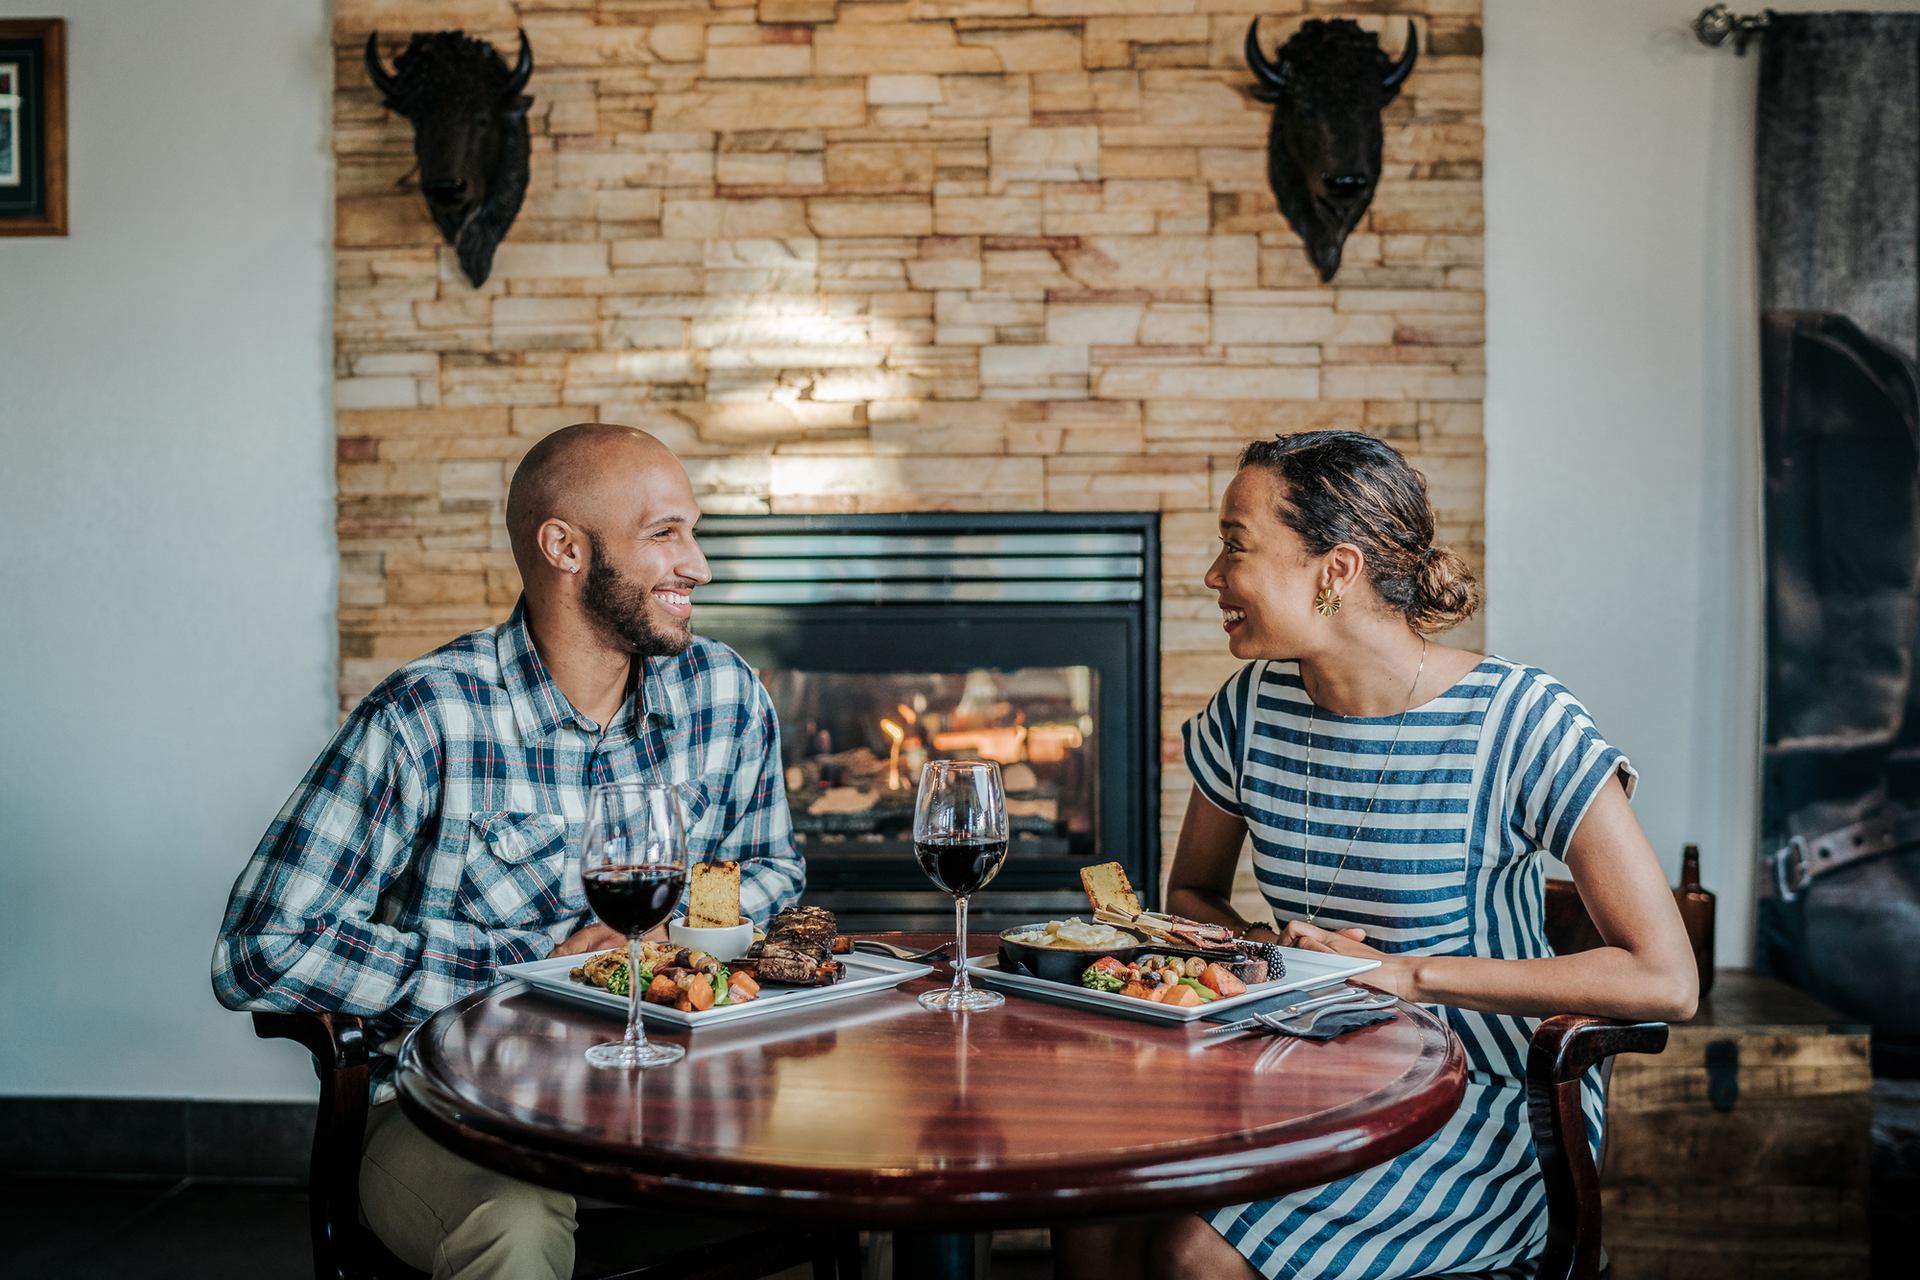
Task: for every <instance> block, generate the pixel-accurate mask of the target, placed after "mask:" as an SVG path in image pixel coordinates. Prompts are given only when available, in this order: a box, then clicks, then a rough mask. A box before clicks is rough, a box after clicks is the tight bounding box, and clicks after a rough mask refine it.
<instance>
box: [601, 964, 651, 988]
mask: <svg viewBox="0 0 1920 1280" xmlns="http://www.w3.org/2000/svg"><path fill="white" fill-rule="evenodd" d="M627 968H628V967H627V966H626V965H625V964H622V965H621V966H620V967H619V968H618V969H615V970H614V971H613V972H612V973H610V974H608V975H607V994H609V995H616V996H623V995H626V994H627V990H628V987H627ZM652 981H653V970H651V969H649V968H647V966H645V965H641V966H640V989H641V990H642V991H645V990H646V989H647V984H648V983H650V982H652Z"/></svg>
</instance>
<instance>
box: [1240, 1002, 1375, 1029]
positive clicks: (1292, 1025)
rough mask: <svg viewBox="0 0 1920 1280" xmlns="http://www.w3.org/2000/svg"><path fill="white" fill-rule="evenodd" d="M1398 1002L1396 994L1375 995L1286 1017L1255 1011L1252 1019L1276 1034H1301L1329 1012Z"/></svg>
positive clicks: (1363, 1009)
mask: <svg viewBox="0 0 1920 1280" xmlns="http://www.w3.org/2000/svg"><path fill="white" fill-rule="evenodd" d="M1398 1003H1400V1001H1399V998H1398V997H1397V996H1390V995H1384V994H1382V995H1375V996H1369V997H1368V998H1367V999H1364V1000H1355V1001H1350V1002H1349V1003H1346V1004H1338V1005H1322V1006H1321V1007H1319V1008H1318V1009H1312V1010H1309V1011H1308V1012H1306V1013H1305V1014H1304V1015H1303V1014H1298V1013H1296V1014H1294V1015H1293V1016H1291V1017H1286V1016H1283V1015H1281V1014H1277V1013H1256V1014H1254V1015H1253V1020H1254V1021H1255V1022H1257V1023H1259V1024H1260V1025H1261V1026H1262V1027H1265V1028H1266V1029H1267V1030H1269V1031H1272V1032H1274V1033H1275V1034H1277V1035H1286V1036H1303V1035H1306V1034H1307V1033H1308V1032H1309V1031H1312V1030H1313V1028H1314V1024H1315V1023H1317V1022H1319V1021H1320V1019H1322V1018H1324V1017H1326V1016H1328V1015H1329V1014H1337V1013H1371V1012H1373V1011H1374V1010H1376V1009H1389V1008H1392V1007H1393V1006H1394V1005H1396V1004H1398Z"/></svg>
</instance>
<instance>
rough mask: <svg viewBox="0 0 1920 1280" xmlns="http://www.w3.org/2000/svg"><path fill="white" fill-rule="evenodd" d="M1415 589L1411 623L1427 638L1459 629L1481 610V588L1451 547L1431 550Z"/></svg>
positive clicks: (1422, 562)
mask: <svg viewBox="0 0 1920 1280" xmlns="http://www.w3.org/2000/svg"><path fill="white" fill-rule="evenodd" d="M1413 586H1414V599H1413V601H1412V605H1413V607H1412V608H1411V609H1409V610H1408V611H1407V621H1408V622H1410V623H1412V624H1413V629H1414V630H1416V631H1418V632H1420V633H1422V634H1423V635H1424V634H1429V633H1431V632H1435V631H1446V630H1448V629H1449V628H1452V627H1457V626H1459V625H1460V624H1461V623H1463V622H1465V621H1466V620H1467V619H1468V618H1471V617H1472V616H1473V615H1474V613H1475V611H1476V610H1478V609H1479V608H1480V584H1479V583H1478V582H1477V581H1475V580H1474V576H1473V570H1471V569H1469V568H1467V562H1466V561H1465V560H1462V559H1461V558H1460V557H1459V556H1458V555H1456V554H1455V553H1454V551H1453V549H1452V548H1451V547H1439V546H1434V547H1428V548H1427V549H1426V550H1425V551H1424V552H1422V553H1421V555H1420V560H1419V563H1418V564H1416V565H1415V566H1414V570H1413Z"/></svg>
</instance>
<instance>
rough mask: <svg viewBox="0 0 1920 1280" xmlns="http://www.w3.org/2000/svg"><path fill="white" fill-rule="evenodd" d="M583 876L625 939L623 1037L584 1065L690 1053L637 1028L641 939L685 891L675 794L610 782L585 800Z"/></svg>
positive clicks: (651, 1063) (656, 1063) (603, 916)
mask: <svg viewBox="0 0 1920 1280" xmlns="http://www.w3.org/2000/svg"><path fill="white" fill-rule="evenodd" d="M580 878H581V879H582V880H583V881H584V882H585V884H586V890H587V905H589V906H591V907H592V908H593V913H594V914H595V915H597V916H599V917H600V920H601V922H602V923H603V924H605V925H606V926H607V927H608V928H609V929H615V930H618V931H619V932H621V933H624V934H626V935H627V1002H628V1003H627V1034H626V1038H625V1039H623V1040H613V1041H609V1042H608V1043H606V1044H597V1045H594V1046H593V1047H592V1048H591V1049H588V1050H587V1061H588V1062H590V1063H592V1064H593V1065H594V1066H596V1067H627V1068H633V1067H662V1066H665V1065H666V1064H667V1063H669V1062H677V1061H679V1060H680V1059H681V1058H683V1057H685V1056H686V1053H687V1051H686V1050H685V1049H684V1048H682V1047H681V1046H680V1045H677V1044H649V1043H648V1042H647V1033H646V1031H645V1029H644V1028H642V1026H641V1025H640V996H641V993H642V992H643V991H644V990H645V988H644V987H643V986H642V985H641V984H640V982H639V973H640V938H641V936H642V935H643V934H645V933H646V932H647V930H649V929H651V928H653V927H654V926H656V925H658V924H659V923H660V922H661V921H663V920H665V919H666V918H667V917H668V916H670V915H672V914H673V908H674V904H675V903H677V902H679V901H680V895H681V894H682V893H683V892H685V890H686V887H687V832H686V828H685V826H684V825H683V823H682V820H681V816H680V792H679V789H678V788H676V787H673V786H670V785H662V784H660V783H653V782H609V783H603V784H601V785H599V786H597V787H595V788H594V789H593V792H592V794H591V795H590V796H589V797H588V800H587V826H586V832H585V834H584V836H583V837H582V844H581V850H580Z"/></svg>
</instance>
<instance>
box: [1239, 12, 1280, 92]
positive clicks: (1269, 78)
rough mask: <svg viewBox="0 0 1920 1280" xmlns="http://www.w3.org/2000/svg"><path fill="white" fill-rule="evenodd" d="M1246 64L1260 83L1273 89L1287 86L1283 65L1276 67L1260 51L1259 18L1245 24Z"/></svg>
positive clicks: (1276, 89) (1277, 89)
mask: <svg viewBox="0 0 1920 1280" xmlns="http://www.w3.org/2000/svg"><path fill="white" fill-rule="evenodd" d="M1247 66H1248V67H1249V68H1250V69H1251V70H1252V71H1253V74H1254V75H1255V76H1257V77H1259V80H1260V83H1261V84H1264V85H1266V86H1267V87H1268V88H1269V89H1273V90H1275V91H1279V90H1284V89H1285V88H1286V87H1287V72H1286V69H1285V67H1284V66H1280V67H1276V66H1274V65H1273V64H1272V63H1271V62H1268V61H1267V56H1266V55H1265V54H1264V53H1261V52H1260V19H1258V18H1255V19H1254V20H1253V21H1252V22H1249V23H1248V24H1247Z"/></svg>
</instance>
